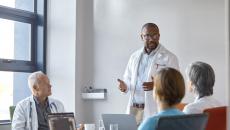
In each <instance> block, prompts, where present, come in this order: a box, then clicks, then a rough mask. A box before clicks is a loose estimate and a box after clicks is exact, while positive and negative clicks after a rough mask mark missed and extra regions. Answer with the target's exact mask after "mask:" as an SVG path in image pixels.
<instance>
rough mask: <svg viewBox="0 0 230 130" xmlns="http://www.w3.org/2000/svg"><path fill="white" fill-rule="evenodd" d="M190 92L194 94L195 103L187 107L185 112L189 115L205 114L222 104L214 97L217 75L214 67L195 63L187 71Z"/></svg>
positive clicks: (198, 62)
mask: <svg viewBox="0 0 230 130" xmlns="http://www.w3.org/2000/svg"><path fill="white" fill-rule="evenodd" d="M186 76H187V79H188V88H189V91H190V92H192V93H194V95H195V97H196V98H195V101H194V102H193V103H189V104H188V105H186V106H185V108H184V110H183V112H184V113H188V114H193V113H194V114H195V113H203V110H205V109H207V108H212V107H219V106H221V103H220V102H219V101H217V100H216V99H215V98H214V97H213V96H212V95H213V86H214V84H215V73H214V70H213V69H212V67H211V66H210V65H209V64H207V63H204V62H200V61H197V62H194V63H192V64H191V65H189V66H188V67H187V69H186Z"/></svg>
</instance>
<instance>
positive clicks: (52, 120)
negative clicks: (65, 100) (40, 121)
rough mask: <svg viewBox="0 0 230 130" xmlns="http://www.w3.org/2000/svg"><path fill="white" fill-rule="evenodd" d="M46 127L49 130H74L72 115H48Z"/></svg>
mask: <svg viewBox="0 0 230 130" xmlns="http://www.w3.org/2000/svg"><path fill="white" fill-rule="evenodd" d="M48 125H49V128H50V130H75V129H76V125H75V119H74V113H50V114H48Z"/></svg>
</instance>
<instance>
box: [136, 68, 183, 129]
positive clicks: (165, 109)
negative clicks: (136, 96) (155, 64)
mask: <svg viewBox="0 0 230 130" xmlns="http://www.w3.org/2000/svg"><path fill="white" fill-rule="evenodd" d="M184 94H185V83H184V79H183V76H182V75H181V73H180V72H178V71H177V70H175V69H173V68H164V69H162V70H160V71H159V72H158V73H157V74H156V75H155V76H154V89H153V98H154V99H155V100H156V102H157V107H158V113H157V114H156V115H154V116H152V117H150V118H148V119H146V120H145V121H144V122H143V123H142V124H141V125H140V126H139V128H138V130H155V127H156V123H157V120H158V118H159V117H161V116H168V115H182V114H183V112H181V111H180V110H178V109H176V107H175V106H176V105H177V104H178V103H180V101H181V100H182V98H183V97H184Z"/></svg>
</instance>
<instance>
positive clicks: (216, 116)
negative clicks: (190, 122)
mask: <svg viewBox="0 0 230 130" xmlns="http://www.w3.org/2000/svg"><path fill="white" fill-rule="evenodd" d="M204 113H207V114H208V123H207V127H206V130H227V106H222V107H215V108H209V109H205V110H204Z"/></svg>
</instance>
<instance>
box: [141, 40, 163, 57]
mask: <svg viewBox="0 0 230 130" xmlns="http://www.w3.org/2000/svg"><path fill="white" fill-rule="evenodd" d="M160 46H161V44H160V43H159V44H158V45H157V48H155V49H154V50H152V52H151V53H150V54H149V56H153V55H155V53H156V52H157V51H158V50H159V48H160ZM143 54H144V55H148V53H147V52H146V51H145V47H144V48H143Z"/></svg>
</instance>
